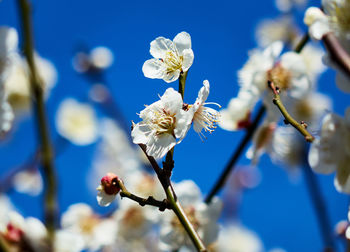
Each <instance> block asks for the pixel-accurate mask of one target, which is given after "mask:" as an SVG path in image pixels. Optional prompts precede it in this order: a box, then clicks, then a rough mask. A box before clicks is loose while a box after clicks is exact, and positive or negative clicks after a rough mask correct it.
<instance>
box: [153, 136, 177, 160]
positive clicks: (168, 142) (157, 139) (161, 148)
mask: <svg viewBox="0 0 350 252" xmlns="http://www.w3.org/2000/svg"><path fill="white" fill-rule="evenodd" d="M175 144H176V140H175V138H174V137H173V136H172V135H170V134H162V135H160V136H153V135H151V137H150V141H149V142H148V143H147V149H146V151H147V154H148V155H149V156H152V157H154V158H155V159H160V158H162V157H164V156H165V155H166V154H167V153H168V151H169V150H170V149H171V148H173V147H174V146H175Z"/></svg>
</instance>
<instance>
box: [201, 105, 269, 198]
mask: <svg viewBox="0 0 350 252" xmlns="http://www.w3.org/2000/svg"><path fill="white" fill-rule="evenodd" d="M265 110H266V109H265V107H264V106H261V107H260V109H259V111H258V114H257V116H256V117H255V119H254V121H253V123H252V124H251V125H250V126H249V128H248V129H247V131H246V134H245V136H244V138H243V140H242V141H241V142H240V144H239V146H238V147H237V149H236V150H235V151H234V152H233V154H232V156H231V158H230V160H229V161H228V163H227V164H226V166H225V169H224V171H223V172H222V174H221V175H220V177H219V179H218V180H217V181H216V182H215V184H214V187H213V188H212V189H211V191H210V192H209V194H208V196H207V197H206V198H205V200H204V202H205V203H207V204H210V202H211V201H212V199H213V198H214V196H215V195H216V194H217V193H218V192H219V191H220V190H221V188H222V187H223V186H224V185H225V183H226V180H227V178H228V176H229V175H230V173H231V171H232V170H233V169H234V167H235V164H236V163H237V161H238V159H239V157H240V156H241V154H242V153H243V151H244V150H245V148H246V146H247V144H248V143H249V141H250V140H251V138H252V137H253V135H254V132H255V130H256V129H257V127H258V125H259V122H260V120H261V118H262V117H263V115H264V114H265Z"/></svg>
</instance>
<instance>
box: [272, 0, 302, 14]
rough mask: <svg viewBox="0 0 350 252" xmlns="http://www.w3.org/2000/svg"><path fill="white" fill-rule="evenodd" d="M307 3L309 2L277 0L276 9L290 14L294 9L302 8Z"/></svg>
mask: <svg viewBox="0 0 350 252" xmlns="http://www.w3.org/2000/svg"><path fill="white" fill-rule="evenodd" d="M307 2H308V1H307V0H275V4H276V7H277V9H278V10H280V11H281V12H289V11H291V10H292V9H293V7H297V8H302V7H304V6H305V5H306V3H307Z"/></svg>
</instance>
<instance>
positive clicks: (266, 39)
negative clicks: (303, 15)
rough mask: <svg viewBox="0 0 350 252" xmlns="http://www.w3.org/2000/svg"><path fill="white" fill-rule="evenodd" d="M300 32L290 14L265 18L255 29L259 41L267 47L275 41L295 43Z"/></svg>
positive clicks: (259, 43) (260, 44)
mask: <svg viewBox="0 0 350 252" xmlns="http://www.w3.org/2000/svg"><path fill="white" fill-rule="evenodd" d="M298 34H299V31H298V29H297V27H296V26H295V24H294V23H293V19H292V18H290V17H289V16H282V17H279V18H276V19H264V20H262V21H261V22H260V23H259V24H258V26H257V28H256V31H255V37H256V40H257V43H258V45H259V46H262V47H267V46H269V45H270V44H272V43H273V42H275V41H282V42H284V43H293V42H294V41H295V40H296V39H297V38H298Z"/></svg>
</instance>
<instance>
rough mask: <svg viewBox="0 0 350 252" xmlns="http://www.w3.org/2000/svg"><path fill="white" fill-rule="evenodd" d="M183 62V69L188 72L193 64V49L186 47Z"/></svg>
mask: <svg viewBox="0 0 350 252" xmlns="http://www.w3.org/2000/svg"><path fill="white" fill-rule="evenodd" d="M182 56H183V62H182V71H184V72H187V71H188V69H189V68H190V67H191V66H192V64H193V59H194V54H193V51H192V49H185V50H184V51H183V55H182Z"/></svg>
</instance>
